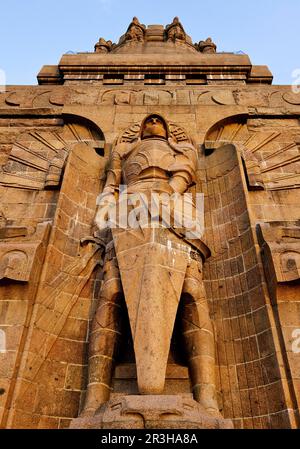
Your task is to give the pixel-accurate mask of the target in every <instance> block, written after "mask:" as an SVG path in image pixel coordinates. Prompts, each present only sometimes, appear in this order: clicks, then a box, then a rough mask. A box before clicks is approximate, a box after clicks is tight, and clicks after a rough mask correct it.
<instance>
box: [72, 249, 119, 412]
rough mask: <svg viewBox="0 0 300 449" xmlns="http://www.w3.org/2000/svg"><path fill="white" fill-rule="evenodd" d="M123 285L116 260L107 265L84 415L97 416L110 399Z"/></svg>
mask: <svg viewBox="0 0 300 449" xmlns="http://www.w3.org/2000/svg"><path fill="white" fill-rule="evenodd" d="M121 299H122V286H121V281H120V274H119V269H118V265H117V261H116V258H115V257H113V258H112V259H111V260H106V261H105V264H104V277H103V285H102V288H101V293H100V300H99V305H98V309H97V311H96V314H95V317H94V320H93V323H92V329H91V334H90V343H89V361H88V387H87V396H86V401H85V406H84V409H83V412H82V413H81V416H87V415H93V414H94V413H95V411H96V410H97V409H98V408H99V407H100V406H101V405H102V404H103V403H104V402H106V401H108V400H109V396H110V384H111V377H112V370H113V364H114V358H115V355H116V351H117V348H118V342H119V339H120V336H121V319H122V304H121Z"/></svg>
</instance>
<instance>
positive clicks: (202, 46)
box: [198, 37, 217, 53]
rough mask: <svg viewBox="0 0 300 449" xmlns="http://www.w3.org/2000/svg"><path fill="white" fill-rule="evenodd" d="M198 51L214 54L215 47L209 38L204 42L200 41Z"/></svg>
mask: <svg viewBox="0 0 300 449" xmlns="http://www.w3.org/2000/svg"><path fill="white" fill-rule="evenodd" d="M198 50H199V51H200V52H201V53H216V51H217V46H216V44H215V43H214V42H213V41H212V38H211V37H208V38H207V39H206V40H205V41H200V42H199V44H198Z"/></svg>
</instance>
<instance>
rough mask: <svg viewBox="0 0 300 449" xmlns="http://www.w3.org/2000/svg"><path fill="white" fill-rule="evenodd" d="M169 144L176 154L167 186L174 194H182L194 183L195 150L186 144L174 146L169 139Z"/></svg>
mask: <svg viewBox="0 0 300 449" xmlns="http://www.w3.org/2000/svg"><path fill="white" fill-rule="evenodd" d="M169 143H170V145H171V146H172V147H173V148H174V149H175V150H176V152H177V154H176V156H175V162H174V164H172V166H171V167H170V171H172V173H173V175H172V177H171V178H170V181H169V184H170V186H171V187H172V189H173V190H174V192H176V193H180V194H183V193H184V192H186V191H187V189H188V188H189V187H190V186H191V185H193V184H195V182H196V168H197V152H196V148H195V147H194V146H193V145H191V144H188V143H183V144H175V143H174V142H172V141H171V139H169Z"/></svg>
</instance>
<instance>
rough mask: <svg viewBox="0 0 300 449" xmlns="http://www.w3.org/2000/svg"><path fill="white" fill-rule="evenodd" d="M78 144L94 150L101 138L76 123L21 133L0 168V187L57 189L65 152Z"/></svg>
mask: <svg viewBox="0 0 300 449" xmlns="http://www.w3.org/2000/svg"><path fill="white" fill-rule="evenodd" d="M80 142H81V143H85V144H86V145H90V144H92V146H93V147H95V148H99V147H101V148H102V147H103V144H104V142H103V137H102V136H100V135H99V134H98V133H96V132H95V131H94V130H93V129H90V128H88V127H86V126H83V125H79V124H77V123H76V124H74V123H73V124H72V123H70V124H67V125H65V126H64V127H62V128H58V127H57V128H56V129H55V130H47V131H44V130H43V131H37V130H36V131H30V132H27V133H24V134H22V135H21V136H20V137H19V138H18V139H17V141H15V142H14V144H13V146H12V149H11V152H10V155H9V158H8V161H7V163H6V164H5V165H4V166H3V167H0V185H5V186H9V187H18V188H23V189H33V190H42V189H44V188H47V187H57V186H59V183H60V180H61V175H62V172H63V168H64V165H65V162H66V159H67V157H68V154H69V151H70V150H71V148H72V146H73V145H74V144H76V143H80Z"/></svg>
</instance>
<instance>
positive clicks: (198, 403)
mask: <svg viewBox="0 0 300 449" xmlns="http://www.w3.org/2000/svg"><path fill="white" fill-rule="evenodd" d="M132 129H133V130H135V131H133V132H132V134H131V136H130V133H129V132H128V131H127V132H126V133H124V135H123V136H122V137H121V138H120V139H119V140H118V142H117V144H116V145H115V146H114V148H113V150H112V152H111V157H110V163H109V167H108V171H107V179H106V183H105V187H104V190H103V193H102V195H101V196H100V204H99V209H98V213H97V216H96V224H97V226H98V235H99V236H100V235H101V236H102V238H103V236H104V235H105V238H106V241H107V244H106V255H105V259H104V267H103V272H104V277H103V284H102V289H101V293H100V301H99V305H98V308H97V310H96V314H95V317H94V320H93V324H92V329H91V333H90V341H89V374H88V386H87V395H86V401H85V405H84V408H83V411H82V413H81V415H80V417H79V418H78V419H77V420H74V421H73V424H72V426H73V427H93V426H96V427H97V426H98V427H99V426H100V427H101V426H102V425H104V424H103V419H104V421H105V422H106V420H107V419H108V418H107V416H111V422H110V421H109V419H108V421H107V422H106V424H105V426H108V427H110V426H114V425H115V424H113V423H114V422H115V420H116V417H115V418H112V416H113V414H112V415H111V412H109V410H111V407H113V410H116V407H115V405H114V404H115V402H114V399H111V400H110V393H111V378H112V373H113V369H114V360H115V357H116V353H117V350H118V346H119V344H120V340H121V339H122V321H123V320H124V309H125V308H126V309H127V311H128V317H129V322H130V329H131V334H132V340H133V347H134V354H135V361H136V371H137V386H138V392H139V394H140V395H141V397H140V399H137V398H138V397H137V396H134V395H133V396H128V397H127V399H126V400H125V399H124V401H125V402H124V401H123V402H122V401H121V402H120V404H121V405H120V407H121V410H119V412H118V413H119V415H118V418H117V421H118V423H119V424H118V425H120V426H121V427H123V426H125V427H126V426H127V425H129V426H131V425H132V426H134V425H135V424H134V423H133V422H131V421H130V419H132V416H131V415H132V414H134V413H137V414H142V415H143V416H144V415H145V414H146V415H147V413H148V415H149V413H150V415H151V417H152V418H151V420H152V421H151V420H150V421H151V422H152V424H151V426H154V427H155V426H156V427H157V426H159V425H160V424H161V421H160V418H159V416H160V415H164V414H166V413H167V414H170V416H171V418H170V419H171V421H168V420H167V421H166V422H165V423H164V425H165V426H166V428H169V426H171V427H172V426H175V424H174V423H176V425H178V426H183V427H186V426H187V427H189V425H188V424H187V423H188V422H189V420H190V425H191V426H192V427H196V428H198V427H199V428H202V427H205V428H206V427H208V428H210V427H212V428H215V427H216V428H218V427H224V426H225V427H226V426H230V425H231V423H230V422H227V421H225V420H224V419H223V418H222V416H221V415H220V413H219V407H218V403H217V398H216V385H215V340H214V331H213V326H212V322H211V319H210V316H209V308H208V303H207V299H206V294H205V289H204V284H203V280H202V266H203V263H204V262H205V260H206V259H207V258H208V257H209V256H210V250H209V248H208V247H207V246H206V245H205V243H204V242H203V241H202V240H201V237H195V236H194V235H193V234H189V233H188V232H186V231H188V229H185V228H184V226H182V227H181V228H180V227H178V226H176V220H177V218H178V208H177V204H179V203H176V202H174V203H172V202H171V203H167V198H168V197H170V196H171V195H173V196H175V198H179V197H181V196H182V195H183V194H185V193H187V192H188V190H189V188H190V187H191V186H192V185H193V184H195V182H196V175H195V173H196V169H197V150H196V148H195V146H194V144H193V143H192V141H191V140H190V139H189V138H188V136H187V135H186V134H185V133H184V131H183V130H181V131H180V130H179V129H178V127H177V129H176V128H174V125H173V132H171V130H170V126H169V125H168V123H167V122H166V120H165V119H164V118H162V117H161V116H159V115H157V114H151V115H149V116H147V117H146V118H145V119H144V121H143V122H142V124H141V125H140V126H139V127H136V126H135V128H134V127H132ZM176 135H177V137H176ZM128 136H130V137H129V138H128ZM121 185H123V187H124V185H126V201H128V198H130V200H129V201H128V210H127V217H125V218H128V222H126V224H125V225H124V223H123V224H121V223H120V220H122V221H124V220H123V219H124V216H123V217H121V218H120V214H119V212H120V210H121V209H122V207H123V205H122V204H124V198H125V196H124V194H123V193H122V191H121V189H120V186H121ZM157 195H164V197H163V198H164V199H163V201H162V204H161V209H160V207H158V209H157V210H158V216H156V222H155V226H154V225H153V222H152V221H151V220H150V222H148V221H147V218H149V216H145V215H144V216H143V219H142V220H139V221H136V222H135V225H134V226H133V225H132V223H130V219H131V218H132V216H133V212H134V209H133V200H132V198H134V201H135V200H136V199H137V198H138V201H139V205H141V203H144V204H145V203H147V205H148V206H149V204H150V203H151V201H152V199H153V197H155V198H157ZM116 199H117V200H118V201H117V206H116V210H115V213H116V215H117V220H116V221H115V222H114V223H110V228H109V227H108V226H107V225H106V224H107V219H108V216H109V214H110V213H111V210H112V208H113V207H114V204H116ZM170 204H171V206H170ZM152 206H153V204H152V203H151V207H152ZM191 208H192V215H193V213H194V212H195V210H194V209H195V205H194V204H191ZM167 210H169V211H170V217H171V220H170V226H167V225H166V223H165V222H164V221H163V220H164V217H165V216H166V215H165V214H166V212H167ZM147 214H149V207H148V209H147V211H146V215H147ZM194 216H195V214H194ZM152 218H153V217H152V216H151V219H152ZM185 218H186V217H185ZM184 223H186V222H185V221H184ZM176 317H177V319H179V322H180V324H179V331H180V334H181V339H182V344H183V348H184V351H185V355H186V360H187V363H188V367H189V374H190V380H191V395H190V397H189V399H187V398H186V399H184V398H183V399H182V401H183V402H182V403H181V402H180V401H179V402H178V401H177V402H176V407H175V405H174V404H173V402H174V400H173V399H172V396H170V395H164V386H165V377H166V368H167V362H168V356H169V352H170V345H171V338H172V335H173V331H174V326H175V320H176ZM135 398H136V399H135ZM155 398H156V399H155ZM112 401H113V402H112ZM186 401H188V402H189V405H188V406H184V404H185V402H186ZM124 404H127V405H126V406H125V405H124ZM128 404H129V405H128ZM133 404H135V405H133ZM153 404H156V405H155V410H156V412H155V413H156V414H155V413H154V411H153V410H152V408H153ZM120 407H119V408H120ZM122 407H123V408H124V407H125V408H126V407H127V408H128V407H129V409H130V410H131V407H133V410H131V411H130V412H129V411H128V410H127V409H126V410H127V412H126V413H125V411H124V410H125V409H124V410H123V408H122ZM141 407H142V409H143V411H140V408H141ZM186 407H188V408H189V409H190V410H192V416H190V417H189V416H188V415H186V411H185V408H186ZM117 408H118V407H117ZM170 408H171V410H172V411H170ZM146 412H147V413H146ZM128 413H129V415H130V419H129V417H128V416H129V415H128ZM153 413H154V415H155V419H154V421H153V416H154V415H153ZM107 414H108V415H107ZM146 415H145V416H146ZM148 415H147V416H148ZM173 415H174V416H173ZM176 416H177V418H178V416H181V418H180V419H179V420H178V419H177V418H176ZM128 419H129V421H128ZM145 419H146V418H145ZM149 419H150V418H149ZM91 420H92V421H91ZM149 425H150V424H149Z"/></svg>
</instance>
